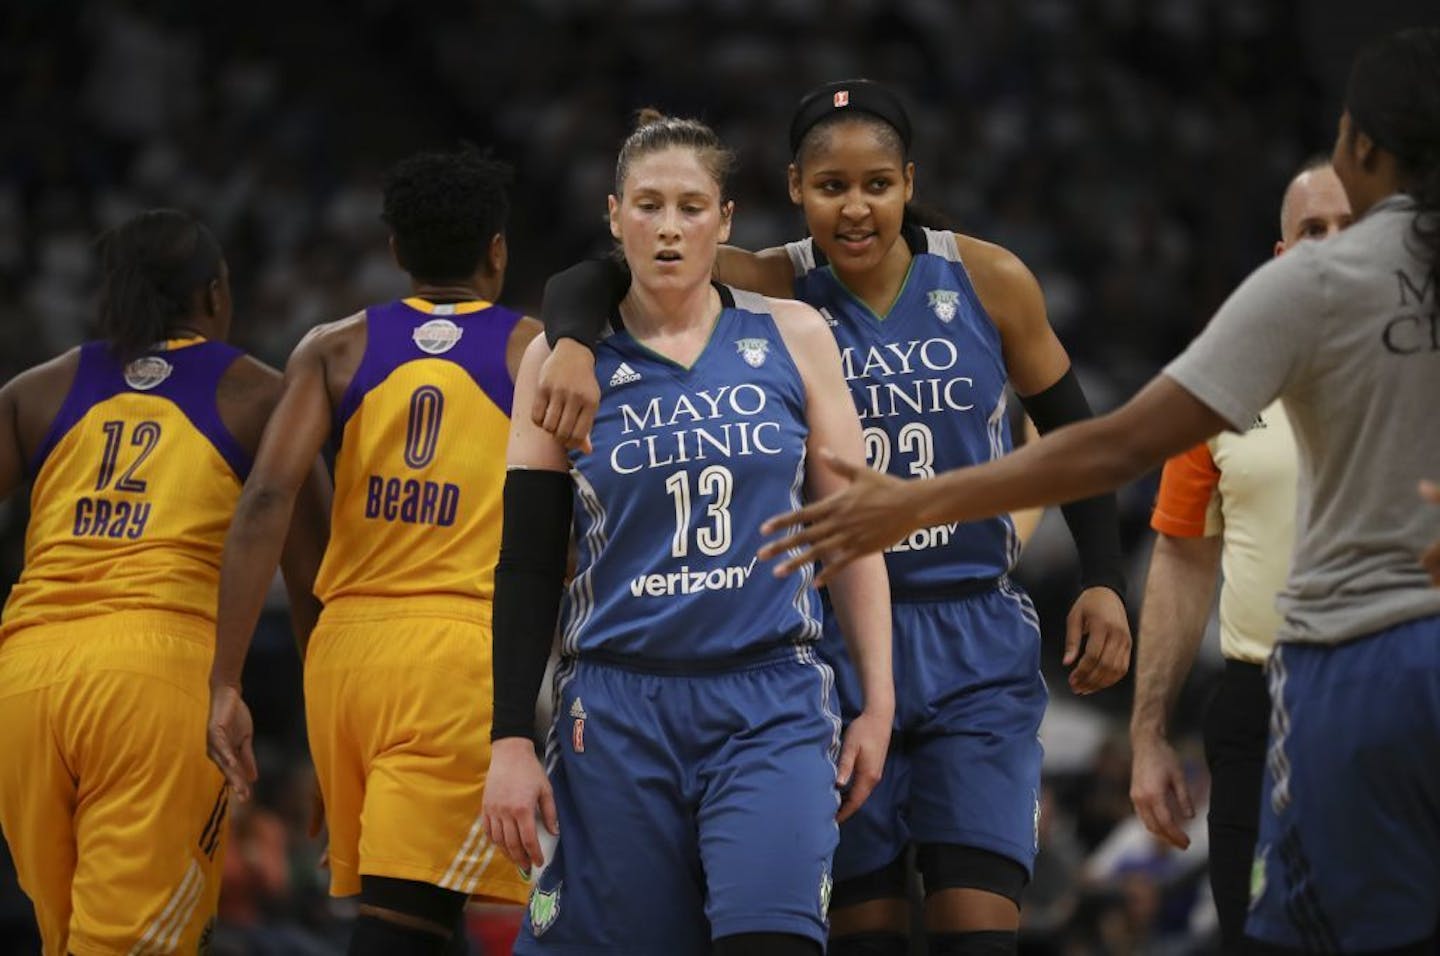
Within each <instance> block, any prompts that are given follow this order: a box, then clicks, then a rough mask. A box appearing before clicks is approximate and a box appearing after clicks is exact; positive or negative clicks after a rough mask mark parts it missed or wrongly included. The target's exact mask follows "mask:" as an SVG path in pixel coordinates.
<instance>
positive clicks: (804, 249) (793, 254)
mask: <svg viewBox="0 0 1440 956" xmlns="http://www.w3.org/2000/svg"><path fill="white" fill-rule="evenodd" d="M785 252H786V254H787V255H789V256H790V265H791V267H792V268H793V269H794V270H795V278H797V279H798V278H800V277H801V276H806V275H809V274H810V273H812V272H814V271H815V240H813V239H799V240H796V241H795V242H787V243H785Z"/></svg>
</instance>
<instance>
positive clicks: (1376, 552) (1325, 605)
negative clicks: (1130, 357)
mask: <svg viewBox="0 0 1440 956" xmlns="http://www.w3.org/2000/svg"><path fill="white" fill-rule="evenodd" d="M1331 165H1332V166H1333V167H1334V169H1335V174H1336V175H1337V176H1338V177H1339V179H1340V183H1341V185H1342V186H1343V187H1344V190H1345V194H1346V196H1347V198H1348V199H1349V201H1350V208H1351V210H1352V211H1353V212H1354V213H1355V215H1356V216H1357V219H1356V220H1355V222H1354V223H1353V224H1352V225H1351V226H1350V227H1349V228H1347V229H1346V230H1345V231H1344V232H1341V233H1340V234H1339V235H1336V236H1333V237H1331V238H1329V239H1325V240H1323V241H1320V242H1309V243H1302V244H1300V245H1299V246H1298V247H1297V248H1295V249H1292V250H1290V251H1289V252H1287V253H1286V254H1285V255H1283V256H1279V257H1277V258H1276V259H1274V260H1272V261H1271V262H1270V263H1269V264H1267V265H1265V266H1262V267H1261V268H1260V269H1258V270H1257V271H1256V272H1255V273H1254V274H1253V275H1251V276H1250V277H1249V278H1248V279H1247V280H1246V281H1245V282H1244V283H1243V284H1242V285H1241V286H1240V288H1239V289H1237V290H1236V291H1235V293H1234V294H1233V295H1231V296H1230V298H1229V299H1228V300H1227V301H1226V302H1225V304H1224V305H1223V306H1221V308H1220V311H1219V312H1218V313H1217V314H1216V316H1215V317H1214V319H1212V320H1211V322H1210V323H1209V325H1207V326H1206V328H1205V331H1204V332H1202V333H1201V335H1200V336H1199V337H1198V338H1197V339H1196V340H1195V341H1194V342H1193V343H1192V344H1191V345H1190V347H1189V348H1188V349H1187V350H1186V351H1185V352H1184V353H1183V354H1182V355H1181V356H1180V357H1179V358H1177V359H1176V360H1175V361H1173V362H1172V363H1171V364H1170V365H1169V366H1167V367H1166V369H1165V370H1164V373H1163V374H1161V375H1159V376H1157V377H1156V378H1155V379H1154V380H1153V381H1152V382H1150V384H1148V385H1147V386H1146V387H1145V388H1144V389H1143V390H1142V391H1141V392H1140V393H1139V394H1138V395H1137V396H1135V398H1133V399H1131V400H1130V401H1129V402H1127V403H1126V404H1125V405H1124V406H1122V407H1121V408H1119V409H1118V410H1116V411H1115V412H1113V413H1111V414H1109V415H1106V416H1104V417H1102V418H1099V419H1097V420H1095V421H1093V422H1086V423H1083V424H1080V425H1077V426H1075V427H1074V428H1070V429H1066V430H1064V431H1063V432H1061V433H1059V434H1056V435H1051V436H1046V437H1044V438H1042V439H1041V440H1040V441H1038V442H1036V443H1035V444H1033V445H1027V446H1026V447H1024V448H1022V449H1020V450H1019V451H1017V452H1016V453H1015V455H1014V456H1012V457H1009V458H1007V459H1005V460H1003V461H997V462H992V463H989V464H985V465H981V466H979V467H976V468H965V469H959V470H956V471H953V472H950V473H947V474H944V475H939V476H937V477H935V478H932V479H925V480H922V481H915V482H905V481H899V480H896V479H895V478H893V477H890V476H885V475H877V474H873V473H870V472H867V471H865V470H864V469H863V467H860V466H859V464H858V462H853V463H849V464H846V465H845V466H844V467H845V470H846V471H847V472H849V473H850V474H851V475H852V478H853V482H852V484H851V486H850V487H849V488H847V489H846V491H845V492H843V493H842V494H840V495H838V496H836V497H835V498H834V499H832V500H830V501H826V502H821V503H817V504H816V505H814V506H813V507H807V508H805V509H802V510H800V511H799V512H798V513H794V514H790V515H786V516H783V517H780V518H778V519H777V520H775V521H774V522H770V523H769V525H770V527H771V529H772V530H778V529H783V528H791V527H794V526H797V525H801V524H804V525H807V527H804V528H803V529H802V530H799V531H796V532H794V533H793V534H791V535H789V536H787V537H785V538H783V539H780V540H777V541H775V542H772V544H771V545H767V548H766V550H765V551H763V552H762V555H763V554H779V553H781V552H782V551H785V550H788V549H791V548H794V547H797V546H805V550H804V552H803V553H801V554H799V555H796V556H795V557H793V558H790V559H787V562H786V565H790V564H793V565H794V566H795V567H797V568H808V564H806V563H805V562H806V561H807V560H808V559H812V558H819V559H822V560H824V561H825V562H826V564H825V573H826V574H829V573H833V572H834V571H839V570H842V569H843V568H844V567H845V565H846V563H847V562H848V561H850V560H852V559H854V558H855V557H858V556H861V555H864V554H866V553H868V552H870V551H876V550H880V549H882V548H884V547H885V546H887V545H888V544H889V543H890V542H893V541H896V540H899V539H901V538H902V537H903V536H904V535H906V534H908V533H910V532H911V531H912V530H913V529H915V528H917V527H930V526H933V525H934V524H935V523H936V522H939V521H971V520H976V519H981V518H984V517H986V516H988V515H992V514H997V513H1002V512H1004V511H1006V510H1008V509H1011V508H1016V507H1029V506H1033V505H1037V504H1044V503H1048V502H1054V501H1064V500H1067V499H1070V498H1075V497H1078V496H1081V495H1091V494H1094V493H1096V492H1097V491H1100V490H1103V489H1107V488H1113V487H1115V486H1117V485H1119V484H1121V483H1123V482H1126V481H1130V480H1133V479H1135V478H1138V477H1139V476H1140V475H1142V474H1143V473H1144V472H1146V471H1147V470H1149V469H1151V468H1153V467H1155V466H1157V465H1159V464H1160V463H1161V462H1162V461H1164V460H1165V459H1166V458H1168V457H1169V456H1171V455H1174V454H1176V453H1177V452H1180V451H1183V450H1185V449H1188V448H1191V447H1193V446H1194V445H1195V444H1197V443H1198V442H1201V441H1204V440H1206V439H1208V438H1210V437H1211V436H1212V435H1215V434H1217V433H1219V432H1220V431H1221V430H1223V429H1230V430H1233V431H1236V432H1244V431H1245V430H1246V429H1247V428H1249V427H1250V426H1251V425H1252V424H1253V423H1254V421H1255V419H1256V416H1257V415H1258V414H1259V413H1260V411H1261V410H1262V409H1264V408H1265V407H1266V406H1268V405H1269V404H1270V403H1271V402H1272V401H1274V400H1275V399H1276V398H1277V397H1279V398H1281V399H1282V400H1283V401H1284V403H1285V412H1286V414H1287V416H1288V417H1289V418H1290V421H1291V424H1292V426H1293V428H1294V432H1295V443H1296V448H1297V451H1298V453H1299V462H1300V468H1299V474H1300V479H1299V494H1298V499H1299V506H1298V510H1297V514H1296V522H1295V525H1296V545H1295V552H1294V556H1293V560H1292V563H1291V567H1290V573H1289V578H1288V581H1287V583H1286V585H1285V588H1284V590H1283V591H1281V593H1280V595H1279V599H1278V600H1279V609H1280V613H1281V619H1282V624H1281V628H1280V632H1279V637H1278V641H1277V644H1276V648H1275V650H1274V652H1273V653H1272V654H1271V656H1270V658H1269V660H1268V662H1267V664H1266V676H1267V677H1268V679H1269V690H1270V698H1271V708H1272V709H1271V720H1270V737H1269V742H1268V747H1267V757H1266V767H1265V778H1264V785H1263V787H1262V791H1261V800H1260V833H1259V840H1258V842H1257V845H1256V853H1255V860H1254V865H1253V869H1252V876H1251V892H1250V913H1249V918H1248V920H1247V922H1246V933H1247V934H1248V935H1249V936H1250V937H1253V938H1256V939H1258V940H1259V941H1260V943H1261V944H1263V945H1264V946H1266V947H1269V948H1266V949H1262V950H1260V951H1262V952H1272V951H1278V952H1294V951H1303V952H1322V953H1336V952H1344V953H1361V952H1380V951H1383V952H1390V953H1407V954H1409V953H1415V954H1419V953H1434V952H1436V948H1437V945H1440V939H1437V937H1436V935H1435V934H1436V929H1437V926H1440V772H1437V767H1440V590H1437V589H1436V588H1435V587H1434V586H1433V585H1432V583H1431V578H1430V576H1429V575H1428V574H1427V573H1426V570H1425V567H1424V566H1423V565H1422V563H1421V561H1422V558H1421V556H1422V554H1423V553H1424V552H1425V551H1426V549H1427V548H1428V547H1430V546H1431V545H1432V544H1433V542H1434V541H1435V540H1436V537H1437V536H1440V514H1437V513H1436V512H1435V510H1434V509H1430V508H1422V507H1417V505H1416V502H1415V499H1414V495H1415V490H1416V486H1417V485H1418V484H1419V482H1420V481H1421V480H1423V479H1425V478H1430V477H1433V476H1434V475H1436V474H1437V473H1440V443H1437V442H1436V441H1435V440H1434V435H1435V409H1436V407H1437V405H1440V29H1437V28H1433V27H1432V28H1427V29H1415V30H1406V31H1402V32H1400V33H1397V34H1394V35H1391V36H1387V37H1383V38H1381V39H1379V40H1377V41H1375V42H1373V43H1371V44H1369V45H1368V46H1367V47H1365V48H1364V49H1363V50H1362V51H1361V52H1360V54H1359V55H1358V56H1357V57H1356V60H1355V64H1354V66H1353V68H1352V70H1351V73H1350V80H1349V84H1348V86H1347V89H1346V94H1345V111H1344V113H1343V114H1342V115H1341V118H1340V127H1339V131H1338V134H1337V136H1336V139H1335V148H1334V151H1333V154H1332V156H1331Z"/></svg>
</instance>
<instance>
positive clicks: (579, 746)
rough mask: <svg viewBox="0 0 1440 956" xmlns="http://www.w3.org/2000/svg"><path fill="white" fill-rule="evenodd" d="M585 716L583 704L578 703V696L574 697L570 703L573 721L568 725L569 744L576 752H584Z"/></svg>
mask: <svg viewBox="0 0 1440 956" xmlns="http://www.w3.org/2000/svg"><path fill="white" fill-rule="evenodd" d="M587 716H588V715H587V714H586V713H585V705H584V704H582V703H580V698H579V697H576V698H575V702H574V703H573V704H571V705H570V717H571V719H573V720H574V721H575V723H573V724H572V725H571V726H570V746H571V747H573V748H574V750H575V752H576V753H577V754H583V753H584V752H585V718H586V717H587Z"/></svg>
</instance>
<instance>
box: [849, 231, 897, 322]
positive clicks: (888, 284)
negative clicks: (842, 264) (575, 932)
mask: <svg viewBox="0 0 1440 956" xmlns="http://www.w3.org/2000/svg"><path fill="white" fill-rule="evenodd" d="M914 258H915V257H914V256H913V255H911V253H910V247H909V246H908V245H907V244H906V243H905V240H904V239H903V238H897V239H896V240H895V243H894V245H892V246H891V247H890V250H889V251H888V252H887V253H885V258H883V259H881V260H880V262H879V263H878V264H877V265H875V266H874V267H873V268H870V269H864V270H859V271H847V270H844V269H840V268H838V267H835V266H834V264H833V263H832V264H831V267H832V268H834V269H835V276H836V278H838V279H839V280H840V281H841V282H843V283H844V284H845V288H847V289H849V290H850V291H851V292H852V293H854V295H855V296H856V297H857V298H858V299H860V301H861V302H864V303H865V304H866V305H867V306H869V307H870V310H871V311H872V312H874V313H875V314H876V315H881V316H883V315H885V314H886V313H888V312H889V311H890V307H891V306H892V305H894V304H895V300H896V299H897V298H899V296H900V290H901V289H903V288H904V287H905V277H906V276H908V275H909V274H910V263H911V262H913V261H914Z"/></svg>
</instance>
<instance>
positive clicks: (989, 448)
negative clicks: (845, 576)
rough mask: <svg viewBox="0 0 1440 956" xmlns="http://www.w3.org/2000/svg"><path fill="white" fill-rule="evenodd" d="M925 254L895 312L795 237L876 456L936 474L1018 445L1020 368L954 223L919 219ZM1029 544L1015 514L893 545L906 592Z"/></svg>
mask: <svg viewBox="0 0 1440 956" xmlns="http://www.w3.org/2000/svg"><path fill="white" fill-rule="evenodd" d="M904 239H905V241H906V242H908V243H909V244H910V248H911V251H912V252H913V253H914V259H913V260H912V262H911V265H910V272H909V274H908V275H907V276H906V279H905V284H904V285H903V286H902V287H901V289H900V294H899V296H898V297H897V298H896V300H895V304H894V305H893V306H892V307H891V309H890V313H889V315H888V316H886V317H885V318H881V317H879V316H877V315H876V314H875V313H874V312H873V311H871V310H870V308H869V307H868V306H866V305H865V304H864V303H863V302H861V301H860V300H859V299H858V298H857V297H856V296H855V295H854V294H853V293H852V292H850V290H848V289H847V288H845V286H844V285H843V284H842V283H841V282H840V280H839V279H838V278H837V277H836V275H835V273H834V272H833V271H832V269H831V268H830V266H828V265H827V264H826V263H825V261H824V257H823V254H822V253H821V252H820V250H819V249H817V248H816V247H815V245H814V241H813V240H811V239H804V240H802V241H800V242H792V243H789V244H787V245H786V247H785V248H786V251H787V252H788V253H789V254H790V261H791V264H792V265H793V266H794V267H795V276H796V279H795V296H796V298H798V299H800V300H802V301H804V302H808V303H809V304H810V305H812V306H814V307H815V308H817V309H819V310H820V314H821V315H823V316H824V317H825V321H826V322H827V323H828V324H829V325H830V328H831V331H833V332H834V333H835V339H836V341H837V342H838V343H839V345H840V354H841V360H842V364H843V367H844V371H845V380H846V381H847V382H848V383H849V385H850V394H851V395H852V396H853V398H854V399H855V407H856V409H857V411H858V412H859V414H860V424H861V426H862V427H863V428H864V430H865V452H866V456H867V457H868V459H869V462H870V465H871V467H873V468H875V469H877V470H880V471H885V472H888V473H890V474H892V475H895V476H896V477H898V478H928V477H930V476H932V475H935V474H938V473H940V472H942V471H947V470H949V469H951V468H958V467H961V466H963V465H974V464H978V463H980V462H986V461H990V460H991V459H994V458H999V457H1000V456H1001V455H1004V454H1005V453H1006V452H1008V451H1010V448H1011V444H1010V427H1009V425H1008V424H1007V422H1006V415H1005V402H1006V399H1005V387H1006V382H1007V381H1008V375H1007V373H1006V371H1005V362H1004V360H1003V358H1002V357H1001V351H1000V333H999V330H998V329H996V328H995V324H994V323H993V322H992V321H991V320H990V317H989V316H988V315H987V314H986V313H985V309H984V307H983V306H982V305H981V304H980V299H979V297H978V296H977V295H976V294H975V289H974V288H973V287H972V286H971V284H970V277H969V275H968V274H967V273H966V271H965V267H964V265H963V264H961V262H960V252H959V250H958V248H957V247H956V243H955V236H954V234H953V233H950V232H940V231H936V230H932V229H919V228H909V227H907V228H906V230H905V236H904ZM1019 548H1020V543H1019V539H1018V537H1017V536H1016V534H1015V526H1014V524H1013V523H1012V522H1011V521H1010V518H1009V517H1008V516H1003V517H1000V518H992V519H990V520H987V521H976V522H970V523H966V524H943V525H936V526H935V527H933V528H922V529H920V530H919V531H916V532H914V533H912V534H911V535H910V536H909V537H907V538H905V539H904V540H902V541H900V542H898V543H896V544H895V545H894V546H893V547H891V548H890V549H889V550H888V551H886V553H885V565H886V568H887V569H888V570H889V572H890V587H891V590H892V591H893V592H894V593H895V594H896V596H897V597H903V595H904V593H905V591H906V590H907V589H913V590H920V591H923V590H925V589H929V588H937V587H945V586H947V585H951V584H955V583H957V582H960V581H963V580H966V579H976V578H993V577H998V576H1000V575H1003V574H1006V573H1008V572H1009V571H1010V569H1011V568H1012V567H1013V566H1014V564H1015V561H1016V560H1017V558H1018V557H1019Z"/></svg>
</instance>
